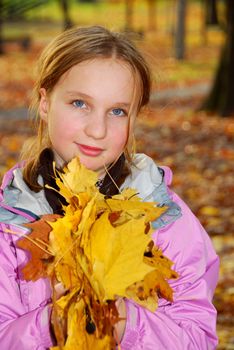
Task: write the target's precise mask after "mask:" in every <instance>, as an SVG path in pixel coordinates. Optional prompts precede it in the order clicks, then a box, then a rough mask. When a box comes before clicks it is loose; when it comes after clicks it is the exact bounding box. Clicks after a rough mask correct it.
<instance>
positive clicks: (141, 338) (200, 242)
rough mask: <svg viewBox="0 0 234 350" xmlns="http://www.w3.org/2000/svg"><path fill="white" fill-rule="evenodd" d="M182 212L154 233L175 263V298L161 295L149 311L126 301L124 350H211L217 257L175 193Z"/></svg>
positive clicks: (157, 240)
mask: <svg viewBox="0 0 234 350" xmlns="http://www.w3.org/2000/svg"><path fill="white" fill-rule="evenodd" d="M176 198H177V200H176V201H177V203H178V204H179V205H180V206H181V209H182V217H181V218H180V219H178V220H177V221H175V222H174V223H173V224H171V225H170V226H169V227H166V228H164V229H161V230H160V231H158V232H155V243H156V244H157V245H158V246H159V247H161V248H162V250H163V252H164V254H165V255H166V256H167V257H169V258H170V259H171V260H172V261H173V262H174V263H175V264H174V266H173V268H174V269H175V270H176V271H177V272H178V273H179V278H178V279H177V280H175V281H173V282H172V283H170V285H171V287H172V288H173V291H174V298H173V299H174V300H173V302H172V303H171V302H168V301H166V300H164V299H160V300H159V305H158V309H157V310H156V311H155V313H152V312H150V311H148V310H146V309H145V308H142V307H140V306H138V305H137V304H135V303H134V302H132V301H130V300H126V307H127V323H126V329H125V334H124V337H123V339H122V342H121V349H122V350H130V349H134V350H140V349H144V350H157V349H158V350H162V349H170V350H190V349H191V350H207V349H209V350H214V349H216V346H217V336H216V310H215V308H214V306H213V304H212V298H213V294H214V290H215V287H216V284H217V280H218V269H219V259H218V257H217V255H216V254H215V252H214V249H213V247H212V243H211V241H210V238H209V237H208V235H207V233H206V232H205V231H204V229H203V228H202V226H201V225H200V223H199V222H198V220H197V219H196V218H195V216H194V215H193V214H192V213H191V211H190V210H189V209H188V207H187V206H186V205H185V204H184V203H183V202H182V201H181V200H180V199H179V198H178V197H177V196H176Z"/></svg>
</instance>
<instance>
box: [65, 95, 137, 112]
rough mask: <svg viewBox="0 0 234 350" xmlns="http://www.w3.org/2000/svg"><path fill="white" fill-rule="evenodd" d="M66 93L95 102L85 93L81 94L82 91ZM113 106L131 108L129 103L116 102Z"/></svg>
mask: <svg viewBox="0 0 234 350" xmlns="http://www.w3.org/2000/svg"><path fill="white" fill-rule="evenodd" d="M66 93H67V94H68V95H70V96H74V97H75V96H79V97H81V98H84V99H88V100H93V98H92V97H91V96H89V95H87V94H84V93H83V92H80V91H66ZM113 105H116V106H124V107H126V108H129V107H130V106H131V103H127V102H115V103H113Z"/></svg>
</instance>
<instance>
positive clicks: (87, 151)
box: [77, 143, 103, 157]
mask: <svg viewBox="0 0 234 350" xmlns="http://www.w3.org/2000/svg"><path fill="white" fill-rule="evenodd" d="M77 146H78V147H79V150H80V152H81V153H82V154H84V155H86V156H90V157H97V156H98V155H99V154H101V153H102V151H103V149H102V148H98V147H93V146H87V145H83V144H81V143H77Z"/></svg>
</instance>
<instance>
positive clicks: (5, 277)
mask: <svg viewBox="0 0 234 350" xmlns="http://www.w3.org/2000/svg"><path fill="white" fill-rule="evenodd" d="M4 236H5V234H4V233H2V232H1V231H0V276H1V278H0V348H1V349H4V350H45V349H46V348H49V347H50V346H52V342H51V337H50V332H49V324H50V323H49V314H50V310H49V307H48V306H47V305H46V301H45V302H44V303H42V305H41V306H40V305H39V306H38V307H37V308H35V309H34V310H30V309H29V307H28V305H26V303H24V302H23V301H22V300H23V299H24V292H25V291H26V290H25V289H24V290H21V284H20V283H19V282H18V266H17V256H16V252H15V249H14V246H13V245H12V244H11V242H9V241H8V240H7V239H5V238H4Z"/></svg>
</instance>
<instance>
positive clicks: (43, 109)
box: [39, 88, 49, 122]
mask: <svg viewBox="0 0 234 350" xmlns="http://www.w3.org/2000/svg"><path fill="white" fill-rule="evenodd" d="M40 95H41V98H40V103H39V113H40V117H41V119H43V120H44V121H45V122H47V121H48V111H49V97H48V96H47V93H46V89H45V88H41V89H40Z"/></svg>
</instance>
